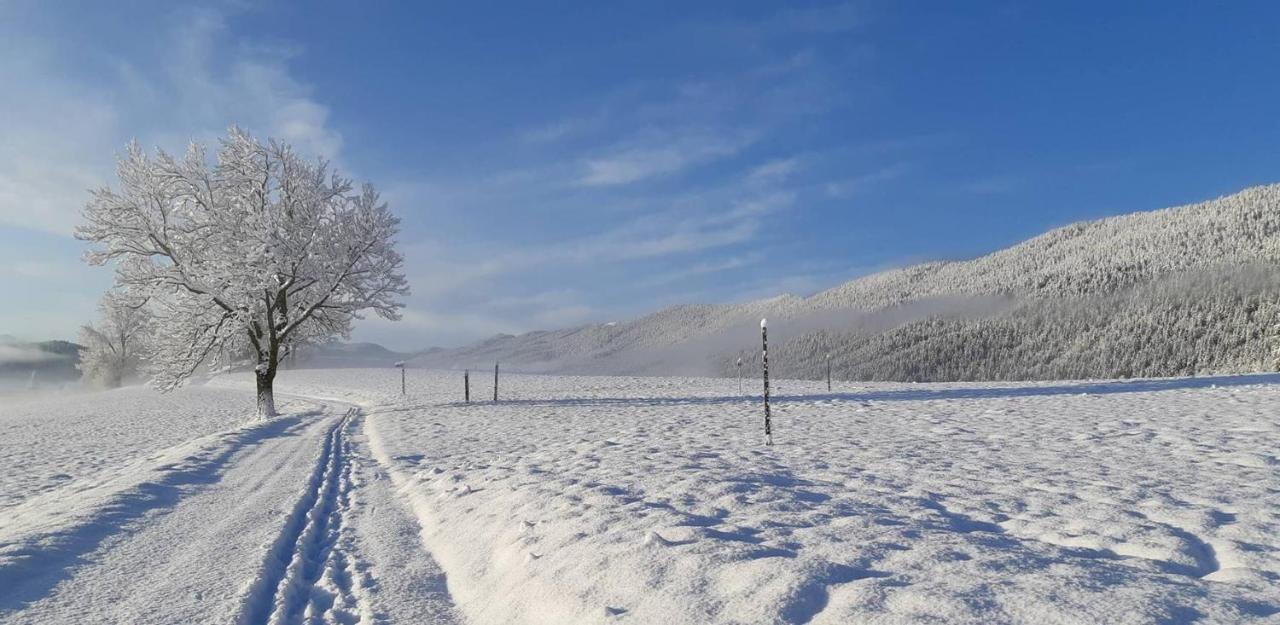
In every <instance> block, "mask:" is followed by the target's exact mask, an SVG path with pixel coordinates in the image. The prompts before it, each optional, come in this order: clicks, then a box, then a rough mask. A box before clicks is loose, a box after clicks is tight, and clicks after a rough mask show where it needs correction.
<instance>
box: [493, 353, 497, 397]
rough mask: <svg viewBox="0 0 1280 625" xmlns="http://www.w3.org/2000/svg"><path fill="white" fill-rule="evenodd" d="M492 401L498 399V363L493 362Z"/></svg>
mask: <svg viewBox="0 0 1280 625" xmlns="http://www.w3.org/2000/svg"><path fill="white" fill-rule="evenodd" d="M493 401H498V363H496V362H495V363H493Z"/></svg>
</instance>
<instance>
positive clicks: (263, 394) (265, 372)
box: [254, 364, 276, 417]
mask: <svg viewBox="0 0 1280 625" xmlns="http://www.w3.org/2000/svg"><path fill="white" fill-rule="evenodd" d="M259 367H261V368H260V369H259V370H258V371H257V372H255V373H254V377H256V378H257V380H258V416H260V417H274V416H276V397H275V393H274V391H273V390H272V384H273V383H274V382H275V380H276V370H275V367H270V366H268V365H265V364H263V365H259Z"/></svg>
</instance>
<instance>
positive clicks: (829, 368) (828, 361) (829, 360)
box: [827, 352, 831, 393]
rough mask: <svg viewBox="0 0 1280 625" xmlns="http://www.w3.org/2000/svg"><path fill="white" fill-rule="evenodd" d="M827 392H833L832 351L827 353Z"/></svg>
mask: <svg viewBox="0 0 1280 625" xmlns="http://www.w3.org/2000/svg"><path fill="white" fill-rule="evenodd" d="M827 392H828V393H830V392H831V353H830V352H828V353H827Z"/></svg>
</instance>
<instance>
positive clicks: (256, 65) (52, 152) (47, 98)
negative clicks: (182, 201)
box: [0, 10, 342, 235]
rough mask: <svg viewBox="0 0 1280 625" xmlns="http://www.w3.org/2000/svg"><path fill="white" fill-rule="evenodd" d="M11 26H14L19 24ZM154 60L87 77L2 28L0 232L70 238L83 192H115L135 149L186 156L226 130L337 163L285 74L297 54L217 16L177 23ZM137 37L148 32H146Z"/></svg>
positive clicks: (181, 14)
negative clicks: (117, 161)
mask: <svg viewBox="0 0 1280 625" xmlns="http://www.w3.org/2000/svg"><path fill="white" fill-rule="evenodd" d="M14 26H16V24H14ZM152 26H154V27H156V28H158V29H159V35H158V36H156V37H154V38H153V39H154V44H153V48H152V49H150V50H149V52H150V54H148V55H144V56H143V57H135V58H129V59H125V58H111V57H108V60H107V61H106V65H107V66H109V67H110V68H111V71H107V72H98V73H95V74H93V75H86V73H85V72H86V69H85V68H83V67H81V66H80V64H79V63H78V62H77V61H76V58H78V57H76V58H73V57H71V56H69V55H67V54H66V53H65V52H64V51H63V50H62V49H59V48H54V47H51V46H50V45H49V44H48V41H49V40H50V39H56V38H57V36H56V34H50V35H49V36H43V37H42V36H37V35H31V34H28V33H23V32H19V31H16V30H15V29H14V28H13V27H9V28H5V27H3V26H0V40H4V41H5V43H4V44H0V90H3V91H6V92H9V93H21V94H22V97H21V98H3V99H0V136H4V137H5V140H4V141H3V142H0V225H8V226H16V227H21V228H30V229H36V230H42V231H46V232H52V233H56V234H62V235H70V233H71V231H72V230H73V229H74V227H75V224H76V222H77V221H78V219H79V212H80V209H81V207H82V206H83V205H84V203H85V201H86V200H87V199H88V190H89V189H90V188H93V187H97V186H101V185H103V184H106V183H109V182H110V181H111V174H112V171H113V168H114V158H113V154H117V153H119V152H120V151H121V150H122V149H123V147H124V144H125V143H126V142H128V141H129V140H130V139H134V138H136V139H139V140H140V141H142V142H143V143H144V144H158V145H162V146H164V147H166V148H169V149H175V150H178V149H182V147H183V146H184V145H185V143H186V142H187V141H188V140H190V139H192V138H197V139H202V140H206V141H208V140H211V139H213V138H214V137H217V136H218V135H220V134H221V133H222V132H223V131H224V130H225V128H226V126H227V125H229V124H231V123H238V124H240V125H242V126H245V127H247V128H249V129H251V130H253V131H255V132H257V133H259V134H264V135H271V136H275V137H280V138H283V139H286V140H288V141H290V142H292V143H294V144H295V145H296V146H297V147H299V148H300V149H302V150H304V151H306V152H307V153H310V154H314V155H318V156H324V157H326V158H331V159H332V158H335V157H337V156H338V153H339V151H340V149H341V147H342V137H341V135H340V134H339V133H338V132H336V131H335V130H333V129H332V128H331V127H330V124H329V119H328V117H329V111H328V109H327V108H326V107H325V106H323V105H322V104H320V103H319V102H317V101H316V100H314V99H313V98H312V97H311V95H310V90H309V88H308V87H307V86H306V85H305V84H303V83H302V82H300V81H298V80H296V79H295V78H294V77H293V76H292V74H291V72H290V71H289V67H288V61H289V58H290V54H291V51H289V50H285V49H279V48H276V49H272V48H263V47H252V46H246V45H239V44H237V42H235V41H233V40H232V39H231V37H230V34H229V33H228V32H227V28H226V23H225V16H224V15H223V14H222V13H220V12H216V11H208V10H203V11H185V10H178V11H173V12H171V13H169V14H167V16H166V17H165V18H163V19H160V20H158V22H157V23H156V24H153V25H152ZM138 27H139V28H145V26H143V25H139V26H138Z"/></svg>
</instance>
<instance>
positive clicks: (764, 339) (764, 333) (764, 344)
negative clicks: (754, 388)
mask: <svg viewBox="0 0 1280 625" xmlns="http://www.w3.org/2000/svg"><path fill="white" fill-rule="evenodd" d="M760 346H761V350H760V360H761V362H762V363H764V441H765V442H764V444H765V445H773V424H772V423H771V419H770V418H769V327H768V320H766V319H761V320H760Z"/></svg>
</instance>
